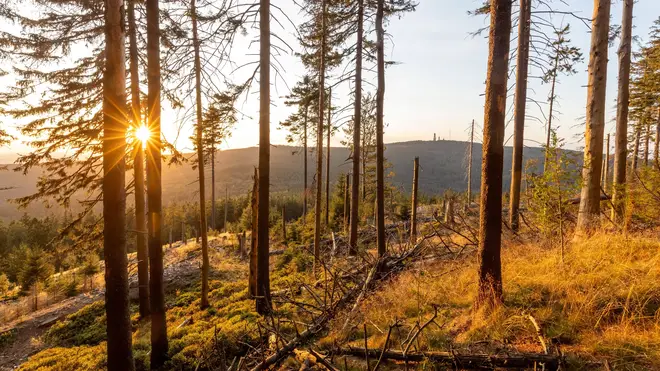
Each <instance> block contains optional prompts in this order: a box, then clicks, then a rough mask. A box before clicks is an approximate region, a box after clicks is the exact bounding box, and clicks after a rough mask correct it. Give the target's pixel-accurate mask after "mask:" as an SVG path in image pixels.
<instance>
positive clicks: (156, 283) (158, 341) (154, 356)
mask: <svg viewBox="0 0 660 371" xmlns="http://www.w3.org/2000/svg"><path fill="white" fill-rule="evenodd" d="M146 7H147V86H148V91H147V110H148V111H147V118H148V126H149V132H150V133H151V140H150V142H149V144H148V145H147V152H146V154H147V165H146V168H147V204H148V209H149V217H148V218H147V228H148V230H149V235H148V239H149V242H148V244H149V294H150V296H149V298H150V299H151V300H150V303H149V304H150V307H151V308H150V309H151V362H150V365H151V368H152V369H158V368H160V367H161V366H163V364H164V363H165V361H166V360H167V350H168V341H167V321H166V318H165V288H164V286H163V244H162V242H161V234H162V232H161V231H162V227H163V221H162V209H163V199H162V188H161V187H162V186H161V182H162V180H161V174H162V173H161V167H162V154H161V151H162V144H161V130H160V26H159V19H158V17H159V14H160V13H159V10H158V0H147V2H146Z"/></svg>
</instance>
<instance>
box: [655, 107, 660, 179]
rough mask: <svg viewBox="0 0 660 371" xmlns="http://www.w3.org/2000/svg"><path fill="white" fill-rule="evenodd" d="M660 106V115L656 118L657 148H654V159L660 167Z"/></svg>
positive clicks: (659, 111) (659, 113)
mask: <svg viewBox="0 0 660 371" xmlns="http://www.w3.org/2000/svg"><path fill="white" fill-rule="evenodd" d="M659 152H660V107H658V117H657V118H656V120H655V148H654V149H653V161H654V162H655V165H656V166H659V167H660V157H659V156H660V153H659Z"/></svg>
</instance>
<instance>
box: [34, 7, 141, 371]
mask: <svg viewBox="0 0 660 371" xmlns="http://www.w3.org/2000/svg"><path fill="white" fill-rule="evenodd" d="M123 15H124V14H123V1H122V0H107V1H106V2H105V69H104V74H103V183H102V190H103V254H104V256H105V286H106V291H105V312H106V316H107V327H106V329H107V334H108V342H107V354H108V370H109V371H120V370H121V371H123V370H129V371H132V370H134V369H135V365H134V363H133V353H132V334H131V318H130V311H129V301H128V257H127V256H126V190H125V188H124V187H125V183H126V179H125V174H126V172H125V169H126V160H125V153H126V123H125V121H124V120H122V119H121V118H123V117H127V114H128V112H126V70H125V68H126V67H125V64H124V63H125V61H124V58H125V56H124V19H123ZM35 287H36V284H35ZM35 290H36V289H35ZM35 305H36V297H35Z"/></svg>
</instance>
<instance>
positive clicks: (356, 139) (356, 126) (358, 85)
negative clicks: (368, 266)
mask: <svg viewBox="0 0 660 371" xmlns="http://www.w3.org/2000/svg"><path fill="white" fill-rule="evenodd" d="M363 37H364V0H357V42H356V47H355V48H356V49H355V98H354V99H355V111H354V113H353V154H352V156H353V183H352V184H351V187H352V191H351V221H350V223H351V228H350V236H349V240H348V241H349V242H348V244H349V246H350V252H351V254H355V253H357V237H358V222H359V220H358V219H359V217H360V210H359V207H360V133H361V130H362V128H361V123H362V45H363V42H364V40H363Z"/></svg>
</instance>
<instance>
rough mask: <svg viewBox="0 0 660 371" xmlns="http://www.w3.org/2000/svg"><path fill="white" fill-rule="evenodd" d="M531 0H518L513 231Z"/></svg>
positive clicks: (516, 216)
mask: <svg viewBox="0 0 660 371" xmlns="http://www.w3.org/2000/svg"><path fill="white" fill-rule="evenodd" d="M531 2H532V1H531V0H520V18H519V23H518V58H517V59H518V60H517V72H516V93H515V94H516V95H515V97H514V100H515V105H516V106H515V115H514V119H513V125H514V129H513V162H512V164H511V191H510V200H509V201H510V203H509V224H510V225H511V229H512V230H513V231H517V230H518V224H519V222H520V215H519V210H520V184H521V181H522V162H523V142H524V131H525V106H526V104H527V65H528V63H529V34H530V25H531V22H530V18H531V14H532V4H531Z"/></svg>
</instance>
